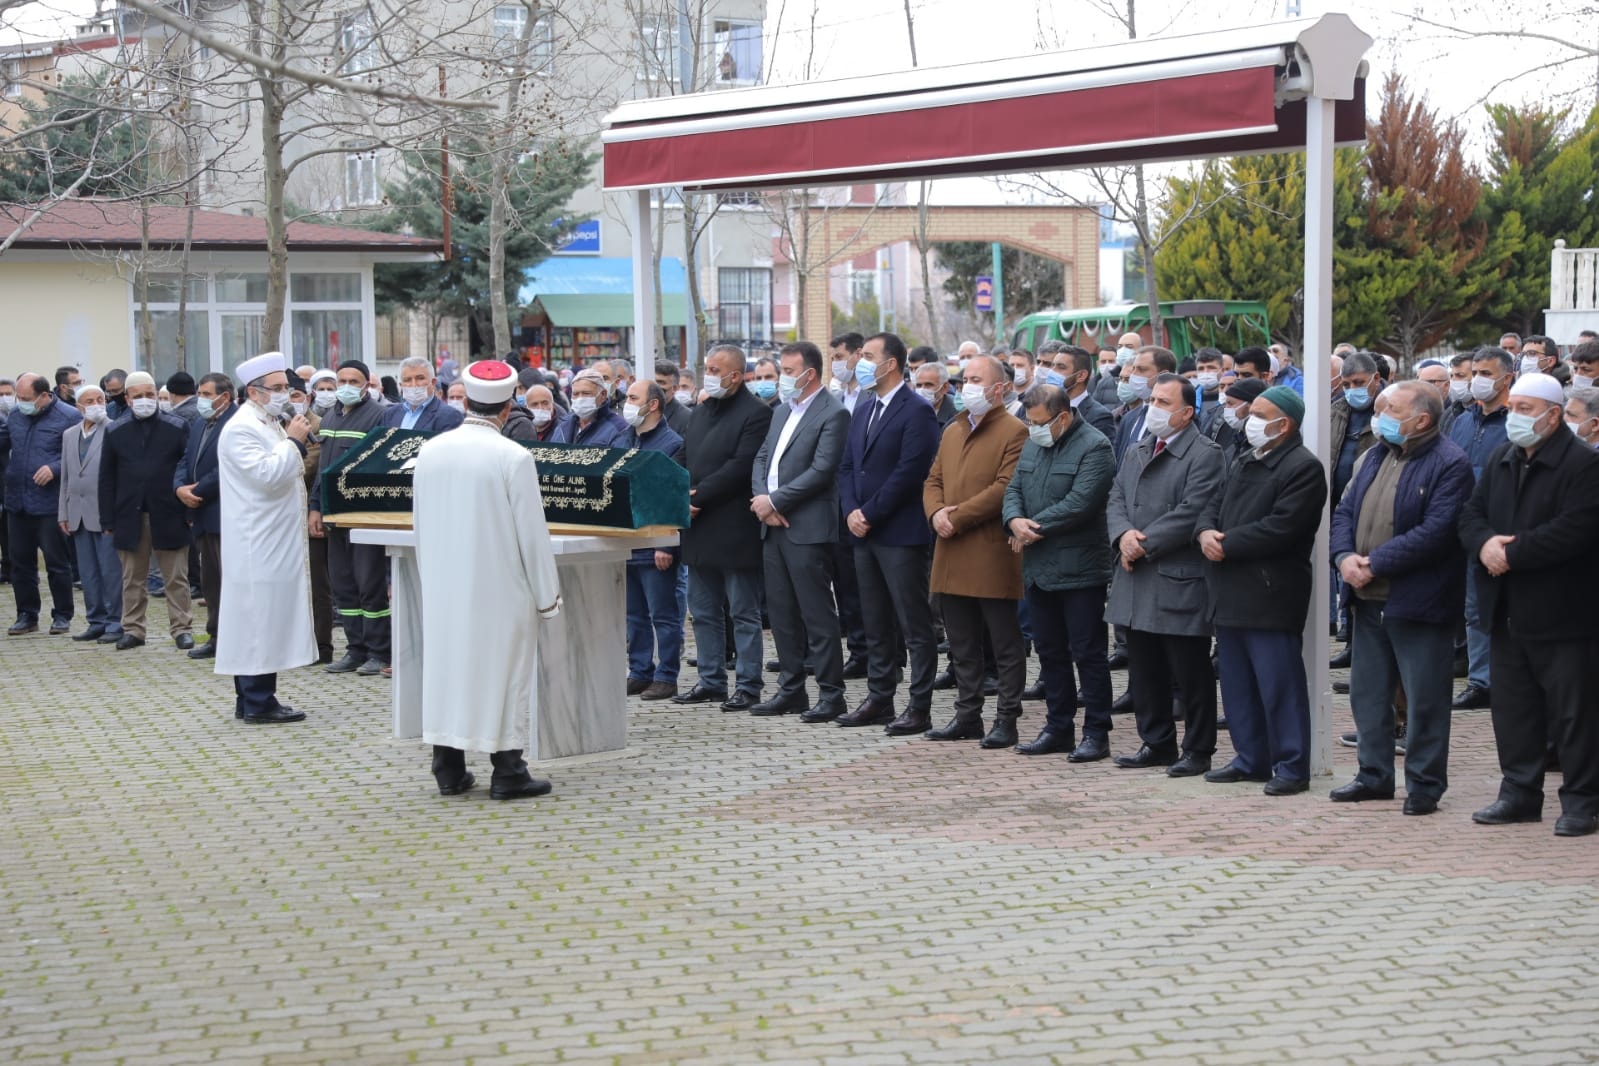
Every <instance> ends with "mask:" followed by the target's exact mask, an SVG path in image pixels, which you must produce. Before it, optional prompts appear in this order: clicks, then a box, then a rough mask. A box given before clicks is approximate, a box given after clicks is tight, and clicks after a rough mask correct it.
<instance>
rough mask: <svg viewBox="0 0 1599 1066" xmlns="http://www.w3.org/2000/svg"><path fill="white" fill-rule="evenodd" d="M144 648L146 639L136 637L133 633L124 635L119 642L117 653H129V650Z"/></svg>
mask: <svg viewBox="0 0 1599 1066" xmlns="http://www.w3.org/2000/svg"><path fill="white" fill-rule="evenodd" d="M142 647H144V638H143V637H136V636H134V635H133V634H132V633H124V634H122V636H121V638H120V639H119V640H118V641H117V651H127V650H128V649H129V648H142Z"/></svg>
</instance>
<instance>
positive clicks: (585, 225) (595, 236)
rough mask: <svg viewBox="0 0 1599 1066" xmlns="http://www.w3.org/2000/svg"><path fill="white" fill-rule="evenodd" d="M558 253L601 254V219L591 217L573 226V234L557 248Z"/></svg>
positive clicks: (556, 252)
mask: <svg viewBox="0 0 1599 1066" xmlns="http://www.w3.org/2000/svg"><path fill="white" fill-rule="evenodd" d="M555 254H556V255H599V254H600V220H599V219H597V218H591V219H589V220H588V221H587V222H579V223H578V224H577V225H576V226H574V227H573V228H572V236H571V237H570V238H568V239H567V242H566V243H565V244H563V245H561V247H559V248H557V249H556V250H555Z"/></svg>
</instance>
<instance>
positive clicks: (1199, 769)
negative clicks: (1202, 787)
mask: <svg viewBox="0 0 1599 1066" xmlns="http://www.w3.org/2000/svg"><path fill="white" fill-rule="evenodd" d="M1209 772H1210V756H1209V755H1195V754H1194V753H1193V752H1191V751H1190V752H1185V753H1184V754H1183V757H1182V758H1180V759H1178V760H1177V761H1176V762H1174V763H1172V764H1171V765H1170V766H1168V767H1166V776H1167V777H1198V776H1199V775H1200V774H1204V773H1209Z"/></svg>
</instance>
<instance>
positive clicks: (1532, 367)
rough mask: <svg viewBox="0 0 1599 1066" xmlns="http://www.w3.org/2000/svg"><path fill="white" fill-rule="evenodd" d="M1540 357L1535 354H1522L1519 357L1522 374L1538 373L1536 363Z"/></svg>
mask: <svg viewBox="0 0 1599 1066" xmlns="http://www.w3.org/2000/svg"><path fill="white" fill-rule="evenodd" d="M1541 359H1542V357H1541V356H1537V355H1524V356H1522V357H1521V372H1522V373H1523V374H1536V373H1538V363H1539V362H1540V361H1541Z"/></svg>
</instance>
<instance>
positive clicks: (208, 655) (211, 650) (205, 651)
mask: <svg viewBox="0 0 1599 1066" xmlns="http://www.w3.org/2000/svg"><path fill="white" fill-rule="evenodd" d="M216 657H217V642H216V641H214V640H208V641H206V642H205V643H204V644H202V645H200V646H199V647H198V648H191V649H189V658H191V659H215V658H216Z"/></svg>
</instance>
